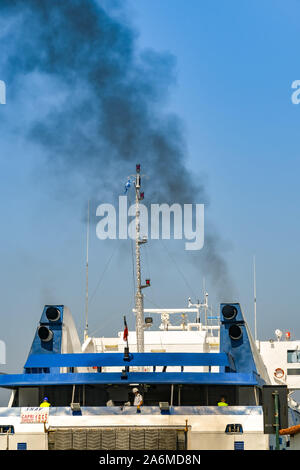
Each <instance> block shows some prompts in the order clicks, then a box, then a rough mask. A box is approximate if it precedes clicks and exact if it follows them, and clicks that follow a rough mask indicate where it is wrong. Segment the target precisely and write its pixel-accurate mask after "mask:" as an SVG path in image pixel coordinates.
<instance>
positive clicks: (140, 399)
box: [132, 388, 143, 412]
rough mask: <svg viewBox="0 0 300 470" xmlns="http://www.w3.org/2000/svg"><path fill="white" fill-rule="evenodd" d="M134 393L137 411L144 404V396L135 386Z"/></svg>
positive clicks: (134, 404) (134, 403)
mask: <svg viewBox="0 0 300 470" xmlns="http://www.w3.org/2000/svg"><path fill="white" fill-rule="evenodd" d="M132 393H134V401H133V406H136V408H137V411H138V412H139V411H140V408H141V406H142V404H143V397H142V395H141V394H140V392H139V390H138V388H133V389H132Z"/></svg>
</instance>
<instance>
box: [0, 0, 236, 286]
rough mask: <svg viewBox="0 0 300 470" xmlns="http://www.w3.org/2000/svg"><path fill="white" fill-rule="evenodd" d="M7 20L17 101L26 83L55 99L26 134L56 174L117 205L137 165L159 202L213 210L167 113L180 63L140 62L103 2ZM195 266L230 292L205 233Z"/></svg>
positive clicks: (69, 4) (31, 9)
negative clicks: (115, 200)
mask: <svg viewBox="0 0 300 470" xmlns="http://www.w3.org/2000/svg"><path fill="white" fill-rule="evenodd" d="M0 14H1V18H2V19H1V23H2V26H3V27H2V33H1V36H2V37H1V49H2V51H5V54H4V56H3V57H2V58H1V65H2V69H3V71H4V72H5V75H6V76H5V77H4V78H5V79H6V81H7V83H9V84H10V88H11V89H12V92H11V97H12V98H14V99H18V96H20V89H19V86H20V83H21V82H22V80H23V81H25V82H26V83H27V84H30V83H32V86H33V87H36V89H37V92H36V95H35V96H37V97H39V96H42V94H43V92H45V93H49V89H50V90H52V99H51V100H49V102H47V103H45V102H43V103H41V104H40V105H39V101H37V103H36V107H37V109H39V106H40V112H39V113H34V115H33V116H32V117H31V116H28V115H26V116H25V118H24V119H25V121H26V123H25V124H24V126H23V130H22V132H23V133H24V134H25V135H26V138H27V139H28V140H29V141H30V142H32V143H35V144H36V145H37V146H38V147H39V148H40V149H41V152H42V154H43V156H44V157H46V158H47V162H48V164H50V166H51V168H52V171H57V173H64V174H67V175H69V176H68V178H69V181H71V179H70V178H74V181H76V178H82V180H83V181H84V183H85V184H84V185H85V187H86V188H87V189H86V194H85V197H87V196H88V197H94V196H95V194H96V195H97V197H98V196H100V195H101V198H102V200H103V195H104V194H106V195H109V196H110V198H111V199H113V198H115V196H112V194H110V193H109V186H110V185H111V184H113V188H114V190H115V194H117V195H118V194H120V188H121V184H122V181H123V182H124V175H128V174H130V173H132V171H133V170H134V168H135V163H136V162H139V163H141V165H142V168H143V169H144V171H145V172H146V173H147V175H148V177H149V179H148V180H147V199H148V200H150V201H151V202H160V203H162V202H169V203H173V202H178V203H192V202H198V203H207V202H208V198H207V195H206V193H205V190H204V188H203V182H202V181H201V180H200V178H199V177H195V176H194V175H193V174H191V172H189V171H188V170H187V167H186V154H187V152H186V145H185V137H184V129H183V125H182V123H181V121H180V119H178V117H177V116H175V115H173V114H170V113H166V112H163V107H164V105H165V103H166V100H167V98H168V92H169V88H170V85H171V84H172V83H173V82H174V79H175V68H174V66H175V60H174V58H173V56H172V55H170V54H168V53H163V54H159V53H156V52H153V51H149V50H148V51H144V52H139V51H138V49H137V46H136V38H137V33H136V31H135V30H134V28H133V27H132V26H131V25H130V24H129V22H128V19H126V16H125V13H124V11H123V10H118V9H117V10H115V11H114V14H113V15H112V14H109V13H108V11H107V10H105V9H104V8H102V7H101V5H100V2H97V1H95V0H89V1H88V0H72V1H70V0H26V1H24V0H14V1H13V0H1V3H0ZM121 18H122V19H121ZM27 87H28V85H27ZM23 99H25V98H23ZM199 153H200V154H201V151H200V152H199ZM202 158H205V156H202ZM70 175H71V176H70ZM112 175H113V176H112ZM112 178H113V180H112ZM162 183H163V184H162ZM74 184H76V183H75V182H74ZM190 258H191V259H192V260H193V261H194V262H196V263H199V264H201V265H202V268H203V270H204V271H205V272H206V273H207V275H210V276H211V278H212V280H214V281H215V282H216V283H217V284H218V287H219V288H223V287H224V292H226V291H228V286H229V281H228V272H227V267H226V263H225V262H224V260H223V257H222V255H221V252H220V248H219V244H218V237H217V236H216V234H214V233H213V231H211V230H210V229H209V227H208V226H207V224H206V232H205V247H204V249H203V250H202V252H201V253H199V254H197V255H195V253H193V254H191V255H190Z"/></svg>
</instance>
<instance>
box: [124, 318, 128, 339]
mask: <svg viewBox="0 0 300 470" xmlns="http://www.w3.org/2000/svg"><path fill="white" fill-rule="evenodd" d="M127 339H128V327H127V322H126V317H125V315H124V334H123V341H127Z"/></svg>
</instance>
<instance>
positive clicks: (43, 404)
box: [40, 397, 51, 408]
mask: <svg viewBox="0 0 300 470" xmlns="http://www.w3.org/2000/svg"><path fill="white" fill-rule="evenodd" d="M48 406H51V405H50V403H49V400H48V398H47V397H45V398H44V400H43V401H42V403H41V404H40V408H47V407H48Z"/></svg>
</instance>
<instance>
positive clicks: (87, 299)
mask: <svg viewBox="0 0 300 470" xmlns="http://www.w3.org/2000/svg"><path fill="white" fill-rule="evenodd" d="M89 235H90V201H88V217H87V231H86V266H85V269H86V281H85V328H84V334H83V336H84V338H83V340H84V341H85V340H86V339H87V337H88V328H89V325H88V308H89Z"/></svg>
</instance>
